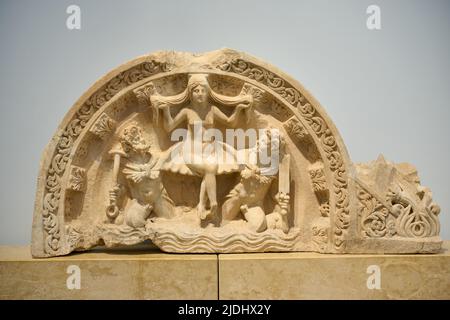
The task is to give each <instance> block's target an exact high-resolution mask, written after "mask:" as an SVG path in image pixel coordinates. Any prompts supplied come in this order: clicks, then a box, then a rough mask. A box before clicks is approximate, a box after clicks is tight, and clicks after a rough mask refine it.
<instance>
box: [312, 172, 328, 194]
mask: <svg viewBox="0 0 450 320" xmlns="http://www.w3.org/2000/svg"><path fill="white" fill-rule="evenodd" d="M309 177H310V178H311V183H312V189H313V191H314V192H316V193H318V192H323V191H327V190H328V188H327V180H326V178H325V173H324V172H323V168H322V167H320V168H317V167H316V168H311V169H310V170H309Z"/></svg>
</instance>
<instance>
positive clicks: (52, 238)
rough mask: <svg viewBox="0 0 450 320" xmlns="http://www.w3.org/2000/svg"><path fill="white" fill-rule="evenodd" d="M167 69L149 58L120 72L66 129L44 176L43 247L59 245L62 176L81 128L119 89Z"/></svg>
mask: <svg viewBox="0 0 450 320" xmlns="http://www.w3.org/2000/svg"><path fill="white" fill-rule="evenodd" d="M166 71H169V70H168V66H167V64H166V63H160V62H157V61H150V62H143V63H141V64H139V65H137V66H135V67H132V68H130V69H128V70H126V71H123V72H121V73H120V74H118V75H117V76H115V77H114V78H113V79H111V80H110V81H108V83H106V84H105V85H104V86H103V87H102V88H100V89H99V90H97V91H96V92H95V93H94V94H93V95H92V96H90V97H89V98H88V99H87V101H86V102H85V103H84V104H83V106H82V107H80V108H79V110H78V111H77V113H76V114H75V115H74V117H73V119H72V120H71V121H70V122H69V124H68V125H67V127H66V128H65V129H64V131H63V133H62V135H61V137H60V138H59V142H58V144H57V146H56V150H55V152H54V155H53V157H52V161H51V163H50V167H49V168H48V170H47V176H46V179H45V185H46V188H45V189H46V190H45V195H44V202H43V207H42V223H43V226H44V230H45V236H44V237H45V240H44V250H45V252H46V253H48V254H55V253H57V252H58V250H59V248H60V241H61V230H60V225H59V219H58V217H57V213H58V207H59V200H60V195H61V184H60V180H61V177H62V175H63V174H64V171H65V169H66V164H67V162H68V161H69V156H70V152H71V150H72V147H73V145H74V142H75V141H76V140H77V138H78V136H79V135H80V133H81V131H82V130H83V129H84V127H85V126H86V124H87V122H88V121H89V120H90V119H91V117H92V116H93V115H94V114H95V112H96V111H97V110H98V109H99V108H100V107H102V106H103V105H104V104H105V103H106V102H108V101H109V100H111V98H112V97H114V96H115V95H116V94H117V93H118V92H119V91H120V90H122V89H123V88H125V87H127V86H129V85H131V84H133V83H135V82H137V81H139V80H142V79H144V78H147V77H150V76H152V75H155V74H157V73H160V72H166Z"/></svg>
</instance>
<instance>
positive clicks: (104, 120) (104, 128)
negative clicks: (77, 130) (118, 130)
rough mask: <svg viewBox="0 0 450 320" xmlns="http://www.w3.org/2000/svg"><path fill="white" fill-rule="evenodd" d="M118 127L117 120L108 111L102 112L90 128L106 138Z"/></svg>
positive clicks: (100, 136) (101, 137)
mask: <svg viewBox="0 0 450 320" xmlns="http://www.w3.org/2000/svg"><path fill="white" fill-rule="evenodd" d="M115 127H116V122H115V121H114V120H113V119H111V118H110V117H109V116H108V115H107V114H106V113H102V114H101V115H100V117H98V119H97V120H96V121H95V122H94V124H93V125H92V127H91V128H90V129H89V131H90V132H92V133H93V134H94V135H96V136H97V137H99V138H100V139H102V140H105V139H106V138H107V137H108V135H109V134H110V133H111V132H112V131H113V130H114V128H115Z"/></svg>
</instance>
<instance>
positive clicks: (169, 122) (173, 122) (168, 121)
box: [160, 105, 187, 132]
mask: <svg viewBox="0 0 450 320" xmlns="http://www.w3.org/2000/svg"><path fill="white" fill-rule="evenodd" d="M160 108H161V109H162V110H163V115H164V129H165V130H166V131H168V132H170V131H172V130H173V129H175V128H176V127H177V126H178V125H179V124H180V123H182V122H183V121H184V120H186V118H187V112H186V109H183V110H181V111H180V112H178V114H177V115H176V116H175V118H173V117H172V114H171V113H170V108H169V107H168V106H167V105H162V106H160Z"/></svg>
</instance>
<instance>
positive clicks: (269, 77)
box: [217, 59, 350, 250]
mask: <svg viewBox="0 0 450 320" xmlns="http://www.w3.org/2000/svg"><path fill="white" fill-rule="evenodd" d="M217 68H219V69H220V70H223V71H227V72H233V73H236V74H239V75H241V76H245V77H248V78H249V79H253V80H256V81H258V82H260V83H262V84H263V85H266V86H268V87H269V88H270V89H272V90H273V91H275V92H276V93H277V94H278V95H279V96H281V97H282V98H283V99H284V100H285V101H287V102H288V103H289V104H290V105H292V107H293V108H295V109H296V110H298V111H299V113H300V116H301V117H302V118H303V119H304V120H305V122H306V123H307V124H308V125H309V127H310V128H311V129H312V131H313V132H314V133H315V135H316V138H317V139H319V140H320V141H321V149H322V151H323V152H324V153H325V154H326V158H327V160H328V162H329V167H330V169H331V171H332V172H333V175H334V181H333V186H334V190H333V193H334V197H335V205H336V210H335V215H334V230H333V232H334V245H335V248H336V250H343V249H344V240H345V237H346V234H347V232H348V227H349V223H350V209H349V191H348V181H347V171H346V168H345V165H344V162H343V156H342V151H341V150H340V148H339V147H338V144H337V143H336V138H335V137H334V135H333V134H332V132H331V130H330V129H329V128H328V126H327V124H326V121H325V120H324V119H323V117H322V116H321V115H320V114H319V113H318V112H317V110H316V108H315V107H314V106H313V105H312V104H311V103H310V102H309V101H308V100H307V99H306V97H305V96H303V95H302V94H301V93H300V92H298V91H297V90H296V89H294V87H293V86H292V85H290V84H289V83H287V82H286V81H285V80H283V79H282V78H281V77H279V76H278V75H276V74H274V73H272V72H270V71H268V70H266V69H264V68H262V67H259V66H256V65H254V64H253V63H251V62H248V61H245V60H243V59H231V60H228V61H221V63H220V64H218V65H217Z"/></svg>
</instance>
